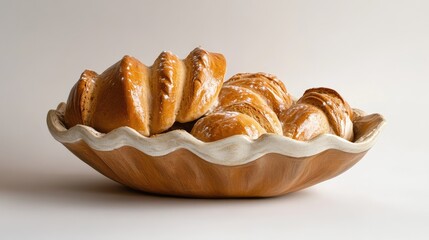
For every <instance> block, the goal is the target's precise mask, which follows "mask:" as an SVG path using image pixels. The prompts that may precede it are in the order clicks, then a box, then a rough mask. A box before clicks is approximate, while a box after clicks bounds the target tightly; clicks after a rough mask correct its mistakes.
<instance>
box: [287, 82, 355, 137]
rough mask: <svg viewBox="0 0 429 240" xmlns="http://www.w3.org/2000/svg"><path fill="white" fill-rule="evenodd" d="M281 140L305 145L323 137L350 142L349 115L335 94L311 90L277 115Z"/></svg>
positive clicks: (318, 89)
mask: <svg viewBox="0 0 429 240" xmlns="http://www.w3.org/2000/svg"><path fill="white" fill-rule="evenodd" d="M279 119H280V121H281V122H282V125H283V134H284V136H287V137H290V138H293V139H296V140H301V141H307V140H310V139H312V138H315V137H317V136H319V135H320V134H324V133H332V134H336V135H338V136H340V137H342V138H344V139H347V140H349V141H351V140H353V123H352V119H353V111H352V109H351V108H350V106H349V104H348V103H347V102H346V101H344V99H343V98H342V97H341V95H340V94H339V93H337V92H336V91H335V90H332V89H329V88H312V89H308V90H307V91H305V93H304V95H303V96H302V97H301V98H300V99H299V100H298V101H297V103H296V104H294V105H293V106H291V107H290V108H289V109H288V110H287V111H284V112H282V113H281V114H280V115H279Z"/></svg>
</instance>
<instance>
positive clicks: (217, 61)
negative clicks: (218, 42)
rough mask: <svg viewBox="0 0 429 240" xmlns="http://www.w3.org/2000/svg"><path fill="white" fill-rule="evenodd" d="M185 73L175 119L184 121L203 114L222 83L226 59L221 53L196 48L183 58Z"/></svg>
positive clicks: (213, 99)
mask: <svg viewBox="0 0 429 240" xmlns="http://www.w3.org/2000/svg"><path fill="white" fill-rule="evenodd" d="M184 63H185V65H186V69H187V70H188V71H187V74H186V81H185V84H184V89H183V98H182V101H181V104H180V111H179V112H178V115H177V121H178V122H181V123H184V122H189V121H192V120H195V119H197V118H199V117H201V116H202V115H204V114H205V113H206V112H207V111H208V110H209V109H210V107H211V106H212V105H213V103H214V102H215V100H216V98H217V96H218V94H219V91H220V89H221V87H222V84H223V77H224V75H225V71H226V61H225V58H224V57H223V55H222V54H217V53H209V52H207V51H205V50H203V49H201V48H196V49H195V50H194V51H192V52H191V53H190V54H189V55H188V57H187V58H186V59H185V60H184Z"/></svg>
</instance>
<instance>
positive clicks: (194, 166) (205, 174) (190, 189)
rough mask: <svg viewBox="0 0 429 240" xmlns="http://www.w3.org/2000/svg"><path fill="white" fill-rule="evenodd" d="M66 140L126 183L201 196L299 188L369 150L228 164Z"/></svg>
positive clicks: (96, 165)
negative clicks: (91, 145) (95, 147)
mask: <svg viewBox="0 0 429 240" xmlns="http://www.w3.org/2000/svg"><path fill="white" fill-rule="evenodd" d="M63 144H64V146H66V147H67V148H68V149H69V150H70V151H71V152H73V153H74V154H75V155H76V156H77V157H79V158H80V159H81V160H83V161H84V162H85V163H87V164H88V165H90V166H91V167H93V168H94V169H95V170H97V171H98V172H100V173H101V174H103V175H105V176H106V177H108V178H110V179H112V180H114V181H116V182H118V183H121V184H123V185H125V186H128V187H131V188H133V189H136V190H141V191H145V192H150V193H156V194H163V195H174V196H185V197H201V198H230V197H237V198H239V197H272V196H279V195H283V194H286V193H290V192H294V191H298V190H301V189H303V188H307V187H310V186H312V185H314V184H317V183H320V182H322V181H325V180H327V179H330V178H333V177H335V176H337V175H339V174H341V173H342V172H344V171H346V170H347V169H349V168H350V167H352V166H353V165H354V164H356V163H357V162H358V161H359V160H360V159H361V158H362V157H363V156H364V155H365V154H366V152H367V151H364V152H361V153H348V152H343V151H340V150H336V149H329V150H326V151H323V152H320V153H318V154H316V155H313V156H309V157H300V158H295V157H289V156H284V155H281V154H277V153H268V154H266V155H264V156H262V157H260V158H258V159H256V160H254V161H251V162H249V163H246V164H243V165H237V166H224V165H218V164H213V163H210V162H207V161H205V160H203V159H201V158H200V157H198V156H197V155H195V154H194V153H192V152H190V151H189V150H187V149H178V150H176V151H173V152H171V153H169V154H167V155H164V156H150V155H147V154H145V153H143V152H141V151H139V150H138V149H135V148H133V147H129V146H123V147H120V148H118V149H115V150H112V151H98V150H94V149H92V148H91V147H89V146H88V145H87V144H86V143H85V142H84V141H82V140H81V141H78V142H75V143H63Z"/></svg>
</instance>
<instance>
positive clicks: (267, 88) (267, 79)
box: [225, 72, 293, 115]
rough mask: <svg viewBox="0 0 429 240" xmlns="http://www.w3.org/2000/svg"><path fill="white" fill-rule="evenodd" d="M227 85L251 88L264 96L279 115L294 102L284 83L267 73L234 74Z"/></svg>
mask: <svg viewBox="0 0 429 240" xmlns="http://www.w3.org/2000/svg"><path fill="white" fill-rule="evenodd" d="M225 85H226V86H228V85H233V86H240V87H244V88H247V89H250V90H252V91H254V92H256V93H257V94H259V95H260V96H261V97H263V98H264V99H265V101H266V103H267V104H268V106H269V107H270V108H271V109H273V111H274V112H275V113H276V114H277V115H279V114H280V113H281V112H283V111H285V110H287V109H288V108H289V107H290V106H291V105H292V104H293V100H292V97H291V96H290V95H289V93H288V92H287V90H286V87H285V86H284V84H283V83H282V82H281V81H280V80H279V79H278V78H277V77H276V76H274V75H271V74H267V73H261V72H260V73H239V74H235V75H234V76H232V77H231V78H230V79H228V81H226V82H225Z"/></svg>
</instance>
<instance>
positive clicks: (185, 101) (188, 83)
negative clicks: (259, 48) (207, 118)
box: [64, 48, 226, 136]
mask: <svg viewBox="0 0 429 240" xmlns="http://www.w3.org/2000/svg"><path fill="white" fill-rule="evenodd" d="M225 70H226V61H225V58H224V56H223V55H222V54H219V53H210V52H207V51H205V50H203V49H202V48H196V49H194V50H193V51H192V52H191V53H190V54H189V55H188V56H187V57H186V58H185V59H183V60H180V59H179V58H178V57H177V56H176V55H174V54H172V53H171V52H162V53H161V54H160V55H159V57H158V58H157V59H156V60H155V62H154V64H153V65H152V66H151V67H148V66H145V65H144V64H142V63H141V62H140V61H138V60H137V59H136V58H133V57H130V56H124V57H123V58H122V59H121V60H120V61H119V62H117V63H116V64H114V65H113V66H111V67H110V68H108V69H107V70H106V71H104V72H103V73H102V74H100V75H98V74H97V73H95V72H93V71H90V70H86V71H84V72H83V73H82V75H81V77H80V79H79V81H78V82H77V83H76V84H75V86H74V87H73V89H72V90H71V92H70V95H69V98H68V100H67V107H66V111H65V114H64V120H65V124H66V126H67V127H69V128H70V127H72V126H74V125H76V124H84V125H88V126H91V127H93V128H94V129H96V130H98V131H100V132H109V131H111V130H113V129H115V128H118V127H122V126H129V127H131V128H133V129H135V130H137V131H138V132H140V133H141V134H142V135H144V136H150V135H153V134H157V133H161V132H163V131H165V130H167V129H169V128H170V127H171V126H172V125H173V124H174V122H175V121H178V122H181V123H184V122H189V121H193V120H195V119H198V118H200V117H201V116H203V115H204V114H205V113H206V112H207V111H208V110H209V109H210V108H211V107H212V106H213V105H214V104H215V101H216V99H217V96H218V94H219V91H220V89H221V87H222V84H223V80H224V75H225Z"/></svg>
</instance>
